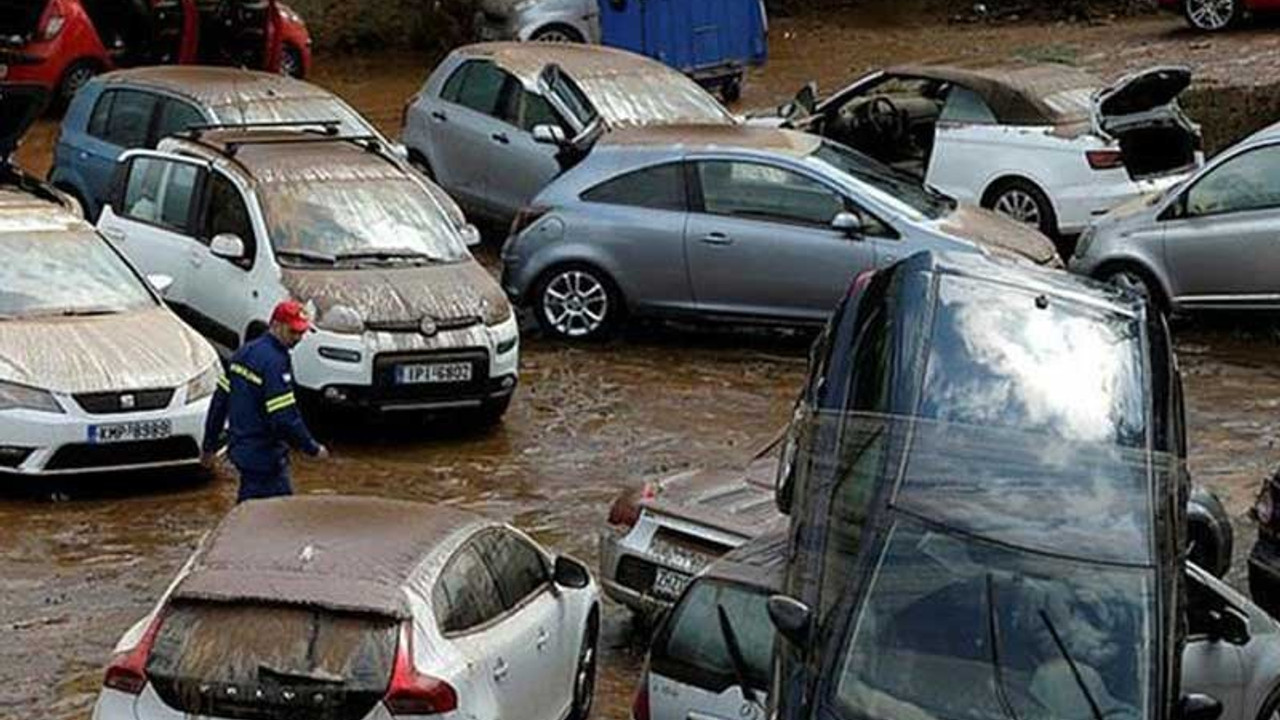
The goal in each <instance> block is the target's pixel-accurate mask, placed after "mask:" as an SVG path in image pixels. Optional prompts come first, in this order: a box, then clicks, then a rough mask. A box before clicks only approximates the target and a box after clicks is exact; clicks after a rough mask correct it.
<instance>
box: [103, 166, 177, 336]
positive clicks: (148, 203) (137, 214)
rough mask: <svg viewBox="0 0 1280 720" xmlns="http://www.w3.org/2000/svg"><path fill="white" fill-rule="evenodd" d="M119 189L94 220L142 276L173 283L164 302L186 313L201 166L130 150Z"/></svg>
mask: <svg viewBox="0 0 1280 720" xmlns="http://www.w3.org/2000/svg"><path fill="white" fill-rule="evenodd" d="M121 162H122V166H121V173H120V187H119V188H118V189H117V192H116V193H115V197H113V198H112V200H111V205H110V206H109V207H106V208H104V209H103V212H102V215H101V216H100V217H99V219H98V229H99V230H101V231H102V235H103V236H104V237H106V238H107V239H108V240H109V241H111V242H112V243H113V244H114V245H115V246H116V247H118V248H119V249H120V250H121V251H122V252H123V253H124V254H125V255H126V256H127V257H128V258H129V259H130V260H131V261H133V263H134V264H135V265H137V266H138V268H139V269H140V270H142V272H144V273H146V274H148V275H166V276H168V277H169V278H170V279H171V280H172V281H173V282H172V284H171V285H170V286H169V288H168V290H166V291H165V299H166V301H168V302H169V303H170V304H171V305H173V306H174V309H175V310H177V311H178V312H179V313H182V314H184V315H185V314H186V313H187V310H189V307H188V305H187V303H188V302H189V300H190V292H189V291H190V285H191V282H192V268H191V265H190V262H189V260H188V258H189V256H190V254H191V253H192V252H193V251H195V250H196V249H197V248H198V243H197V242H196V240H195V238H194V237H193V229H194V217H193V214H192V205H193V203H192V201H193V198H194V196H195V189H196V185H197V183H198V181H199V176H200V173H201V172H202V165H201V163H198V162H196V161H194V160H191V159H189V158H182V157H177V156H173V155H166V154H163V153H156V152H151V151H145V150H144V151H136V150H135V151H132V152H130V153H128V154H127V155H126V156H125V158H124V159H123V160H122V161H121Z"/></svg>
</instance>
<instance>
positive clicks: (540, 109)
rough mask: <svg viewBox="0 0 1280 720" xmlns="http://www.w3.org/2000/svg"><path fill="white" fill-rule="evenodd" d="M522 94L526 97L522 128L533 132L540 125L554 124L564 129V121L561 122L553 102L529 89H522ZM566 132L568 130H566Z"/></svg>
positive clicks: (521, 119)
mask: <svg viewBox="0 0 1280 720" xmlns="http://www.w3.org/2000/svg"><path fill="white" fill-rule="evenodd" d="M521 96H522V97H523V98H524V107H523V112H522V115H521V118H520V128H521V129H522V130H524V131H525V132H533V129H534V128H536V127H538V126H539V125H554V126H556V127H559V128H561V129H564V123H562V122H560V116H559V115H557V114H556V111H555V110H554V109H553V108H552V107H551V103H549V102H547V99H546V98H544V97H542V96H541V95H535V94H534V93H531V92H529V91H528V90H521ZM566 134H568V131H567V130H566Z"/></svg>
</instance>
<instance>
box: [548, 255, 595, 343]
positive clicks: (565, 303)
mask: <svg viewBox="0 0 1280 720" xmlns="http://www.w3.org/2000/svg"><path fill="white" fill-rule="evenodd" d="M542 308H543V314H544V315H545V316H546V318H547V322H549V323H551V327H553V328H555V329H556V332H558V333H560V334H561V335H564V336H566V337H584V336H587V335H590V334H592V333H594V332H596V331H597V330H599V329H600V327H601V326H602V325H604V321H605V318H606V317H608V314H609V293H608V292H606V291H605V289H604V285H603V284H602V283H601V282H600V281H599V280H597V279H596V278H595V277H593V276H592V275H591V274H590V273H587V272H583V271H582V270H569V271H568V272H563V273H560V274H559V275H557V276H555V277H554V278H552V280H551V282H549V283H547V289H546V290H544V291H543V294H542Z"/></svg>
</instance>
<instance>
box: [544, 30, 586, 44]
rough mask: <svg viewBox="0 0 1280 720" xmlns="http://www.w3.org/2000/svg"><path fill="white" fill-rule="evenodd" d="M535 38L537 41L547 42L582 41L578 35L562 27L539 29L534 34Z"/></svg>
mask: <svg viewBox="0 0 1280 720" xmlns="http://www.w3.org/2000/svg"><path fill="white" fill-rule="evenodd" d="M533 40H534V41H535V42H546V43H576V42H581V41H580V40H579V39H578V37H577V36H576V35H573V34H571V33H570V32H569V31H567V30H562V29H560V28H547V29H546V30H539V31H538V33H537V35H535V36H534V38H533Z"/></svg>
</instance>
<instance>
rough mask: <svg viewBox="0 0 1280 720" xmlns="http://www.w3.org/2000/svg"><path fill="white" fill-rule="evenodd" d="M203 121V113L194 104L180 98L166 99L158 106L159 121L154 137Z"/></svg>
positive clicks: (177, 131) (175, 131) (176, 131)
mask: <svg viewBox="0 0 1280 720" xmlns="http://www.w3.org/2000/svg"><path fill="white" fill-rule="evenodd" d="M204 122H205V119H204V115H201V114H200V111H199V110H197V109H196V108H195V107H194V106H192V105H189V104H187V103H185V102H182V101H181V100H166V101H165V102H164V104H163V105H161V107H160V121H159V124H157V126H156V138H157V139H159V138H166V137H169V136H170V135H174V134H176V133H179V132H181V131H183V130H186V129H187V128H189V127H191V126H192V125H200V124H203V123H204Z"/></svg>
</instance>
